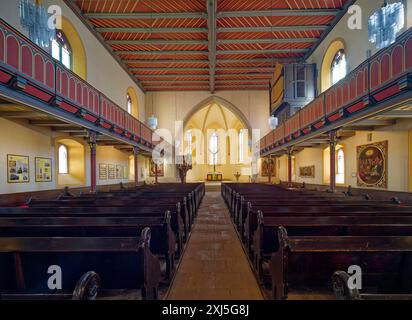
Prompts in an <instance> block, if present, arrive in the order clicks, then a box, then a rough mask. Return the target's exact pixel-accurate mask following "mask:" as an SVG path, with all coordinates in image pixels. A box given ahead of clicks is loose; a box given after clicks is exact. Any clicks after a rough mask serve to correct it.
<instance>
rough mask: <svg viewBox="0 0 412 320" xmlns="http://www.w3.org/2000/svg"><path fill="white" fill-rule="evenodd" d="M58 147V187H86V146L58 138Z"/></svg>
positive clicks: (68, 139) (56, 142) (56, 144)
mask: <svg viewBox="0 0 412 320" xmlns="http://www.w3.org/2000/svg"><path fill="white" fill-rule="evenodd" d="M55 147H56V159H57V161H56V171H57V172H56V177H57V186H58V187H65V186H71V187H80V186H85V185H86V169H85V167H86V165H85V163H86V162H85V156H86V155H85V146H84V144H82V143H81V142H79V141H76V140H74V139H72V138H58V139H56V141H55Z"/></svg>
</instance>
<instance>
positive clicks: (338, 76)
mask: <svg viewBox="0 0 412 320" xmlns="http://www.w3.org/2000/svg"><path fill="white" fill-rule="evenodd" d="M346 73H347V63H346V54H345V50H344V49H341V50H339V51H338V52H337V53H336V55H335V57H334V58H333V61H332V66H331V79H332V85H334V84H336V83H338V82H339V81H340V80H342V79H343V78H345V77H346Z"/></svg>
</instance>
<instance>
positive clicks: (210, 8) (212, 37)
mask: <svg viewBox="0 0 412 320" xmlns="http://www.w3.org/2000/svg"><path fill="white" fill-rule="evenodd" d="M216 1H217V0H208V2H207V14H208V18H207V25H208V30H209V33H208V39H209V47H208V49H209V78H210V79H209V85H210V92H211V93H214V91H215V68H216V11H217V10H216V8H217V5H216Z"/></svg>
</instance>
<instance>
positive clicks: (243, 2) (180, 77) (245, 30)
mask: <svg viewBox="0 0 412 320" xmlns="http://www.w3.org/2000/svg"><path fill="white" fill-rule="evenodd" d="M65 2H66V3H67V4H68V5H69V6H70V7H71V8H72V9H73V10H74V11H76V12H77V14H78V15H80V16H81V18H82V19H83V21H84V22H85V23H86V24H88V25H89V26H92V28H93V30H94V32H97V33H98V34H99V35H98V38H100V39H101V40H102V41H104V42H105V44H106V45H107V46H109V47H110V51H112V53H114V54H115V55H116V56H117V57H118V58H120V59H121V63H122V64H123V66H124V67H126V68H127V70H128V71H129V72H130V73H132V74H133V76H134V77H135V78H136V80H137V82H138V83H139V84H140V86H141V87H142V88H143V89H144V90H145V91H165V90H210V91H211V92H214V91H218V90H250V89H253V90H267V89H268V86H269V80H270V79H271V77H272V73H273V68H274V64H275V62H276V61H280V62H283V61H298V60H303V59H305V57H306V56H307V55H308V54H309V53H310V52H311V50H313V49H314V48H315V47H316V46H317V44H318V43H319V41H321V40H322V38H323V37H324V36H325V35H326V34H327V33H328V32H329V30H330V29H331V28H332V27H333V26H334V25H335V24H336V23H337V22H338V21H339V20H340V18H341V17H342V16H343V13H344V12H345V11H346V9H347V7H348V6H349V5H351V4H352V3H353V2H354V1H350V0H313V1H312V0H311V1H308V0H65ZM102 67H104V66H102Z"/></svg>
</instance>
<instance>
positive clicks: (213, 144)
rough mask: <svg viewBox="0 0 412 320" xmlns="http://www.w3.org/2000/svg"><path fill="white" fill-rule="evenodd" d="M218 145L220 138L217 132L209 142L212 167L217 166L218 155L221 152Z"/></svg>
mask: <svg viewBox="0 0 412 320" xmlns="http://www.w3.org/2000/svg"><path fill="white" fill-rule="evenodd" d="M218 143H219V137H218V135H217V134H216V132H213V133H212V135H211V136H210V140H209V163H210V164H212V165H215V164H217V154H218V151H219V147H218V145H219V144H218Z"/></svg>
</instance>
